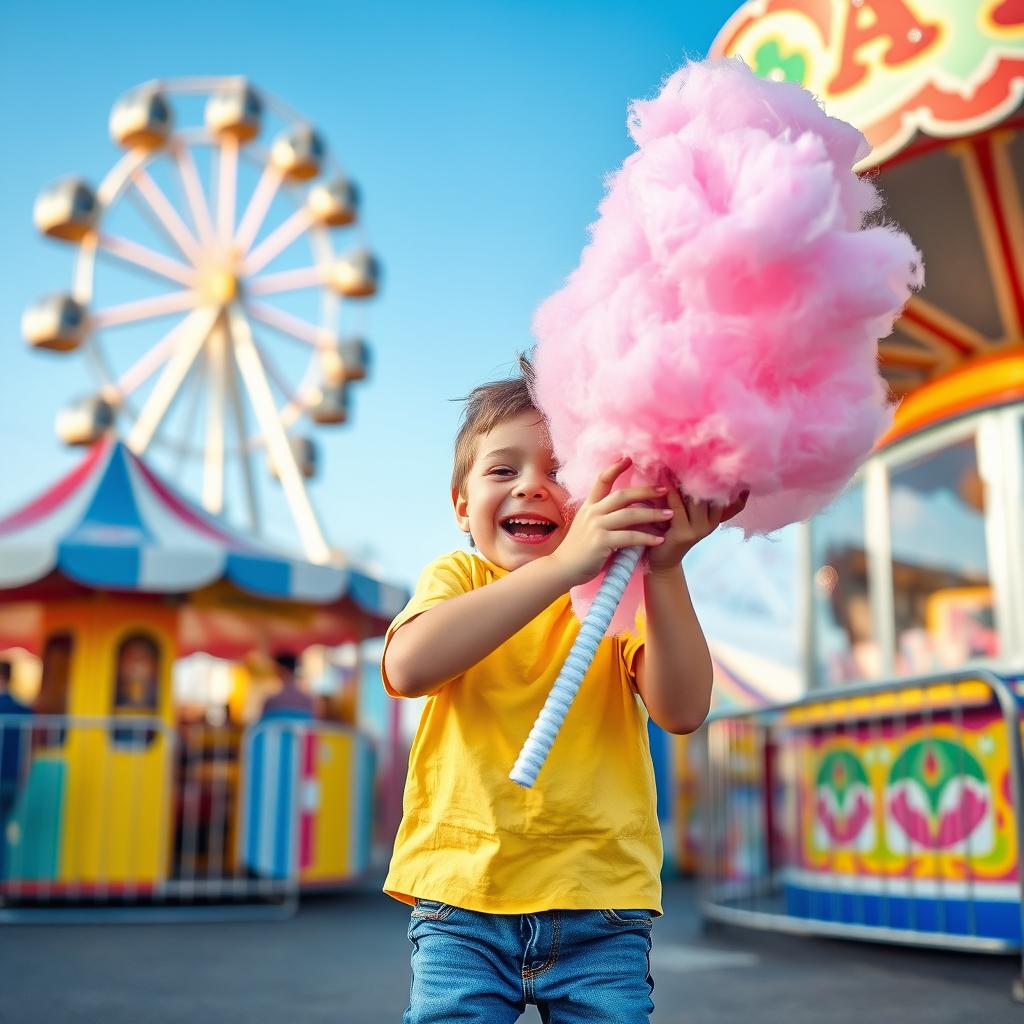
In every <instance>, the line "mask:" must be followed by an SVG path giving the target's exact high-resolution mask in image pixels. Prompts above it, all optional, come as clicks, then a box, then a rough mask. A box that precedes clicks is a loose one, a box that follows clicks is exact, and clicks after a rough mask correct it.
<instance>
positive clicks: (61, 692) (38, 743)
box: [32, 631, 75, 748]
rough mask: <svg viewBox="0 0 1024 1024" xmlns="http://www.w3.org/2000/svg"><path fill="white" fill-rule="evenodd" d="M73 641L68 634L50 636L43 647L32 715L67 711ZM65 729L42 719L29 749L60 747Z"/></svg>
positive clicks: (36, 727)
mask: <svg viewBox="0 0 1024 1024" xmlns="http://www.w3.org/2000/svg"><path fill="white" fill-rule="evenodd" d="M74 646H75V642H74V638H73V637H72V635H71V633H70V632H68V631H61V632H59V633H51V634H50V635H49V636H48V637H47V638H46V643H45V644H44V645H43V659H42V661H43V664H42V676H41V679H40V682H39V695H38V696H37V697H36V700H35V703H34V705H33V708H32V710H33V711H34V712H35V714H36V715H44V716H50V715H55V716H60V715H66V714H67V711H68V679H69V677H70V675H71V658H72V655H73V653H74ZM65 733H66V730H65V729H64V727H63V726H60V725H57V724H55V723H54V722H52V721H50V720H48V718H43V720H42V721H41V722H39V723H38V724H37V725H36V726H35V728H34V730H33V735H34V739H33V746H35V747H37V748H41V747H62V746H64V737H65Z"/></svg>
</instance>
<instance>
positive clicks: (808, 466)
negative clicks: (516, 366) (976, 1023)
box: [534, 58, 923, 632]
mask: <svg viewBox="0 0 1024 1024" xmlns="http://www.w3.org/2000/svg"><path fill="white" fill-rule="evenodd" d="M630 132H631V134H632V136H633V139H634V140H635V141H636V143H637V150H636V152H634V153H633V154H632V155H630V156H629V157H628V158H627V159H626V161H625V162H624V164H623V166H622V168H621V169H620V170H619V171H618V173H617V174H615V175H614V176H613V177H612V178H611V179H610V182H609V187H608V192H607V195H606V196H605V198H604V199H603V201H602V202H601V205H600V216H599V218H598V220H597V221H596V223H595V224H593V225H592V227H591V241H590V244H589V245H588V246H587V247H586V248H585V249H584V251H583V255H582V257H581V260H580V265H579V267H577V269H576V270H575V271H574V272H573V273H572V274H571V276H570V277H569V280H568V281H567V283H566V285H565V286H564V287H563V288H562V289H561V290H560V291H559V292H557V293H555V294H554V295H552V296H551V297H550V298H549V299H547V300H546V301H545V302H544V303H543V304H542V305H541V307H540V309H539V310H538V311H537V315H536V318H535V320H534V333H535V334H536V336H537V339H538V345H537V353H536V357H535V365H536V378H537V383H536V396H537V400H538V402H539V404H540V406H541V408H542V410H543V411H544V413H545V414H546V416H547V418H548V420H549V422H550V427H551V437H552V441H553V444H554V448H555V451H556V453H557V455H558V458H559V460H560V462H561V466H562V468H561V471H560V479H561V481H562V482H563V483H564V485H565V486H566V487H567V488H568V490H569V492H570V494H571V496H572V497H573V499H574V500H577V501H580V500H582V499H583V498H585V497H586V495H587V493H588V492H589V491H590V489H591V487H592V485H593V483H594V479H595V478H596V476H597V474H598V473H599V472H600V470H601V469H603V468H604V467H605V466H607V465H608V464H610V463H611V462H613V461H614V459H615V457H616V456H618V455H620V454H622V455H628V456H630V457H631V458H632V459H633V461H634V464H635V466H636V471H635V475H634V479H638V480H644V479H645V480H650V481H654V480H655V479H665V478H666V477H668V478H671V479H674V480H675V481H676V482H677V483H678V485H679V486H680V488H681V489H682V490H684V491H686V492H687V493H689V494H691V495H693V496H694V497H696V498H699V499H705V500H713V501H716V502H719V503H727V502H729V501H730V500H732V499H734V498H735V497H736V496H737V495H738V494H739V492H740V491H741V490H743V489H749V491H750V499H749V501H748V504H747V507H746V509H745V510H744V511H743V512H742V513H741V514H740V515H739V516H737V517H736V518H735V519H734V520H733V521H732V523H731V524H730V525H735V526H738V527H740V528H741V529H743V531H744V532H745V534H746V535H747V536H750V535H752V534H760V533H769V532H771V531H773V530H777V529H779V528H780V527H782V526H785V525H787V524H788V523H793V522H798V521H801V520H805V519H807V518H809V517H810V516H812V515H813V514H814V513H816V512H818V511H820V510H821V509H822V508H823V507H824V506H826V505H827V504H828V503H829V502H830V501H831V500H832V499H833V498H835V496H836V495H837V494H838V493H839V492H840V491H841V490H842V488H843V487H844V486H845V484H846V483H847V482H848V481H849V479H850V477H851V476H852V475H853V473H854V472H855V470H856V469H857V466H858V465H859V464H860V463H861V462H862V461H863V459H864V458H865V457H866V456H867V455H868V453H869V452H870V451H871V448H872V446H873V445H874V444H875V442H876V440H877V439H878V437H879V436H880V435H881V433H882V432H883V431H884V430H885V428H886V426H887V425H888V423H889V420H890V408H889V401H888V390H887V388H886V385H885V382H884V381H883V380H882V378H881V376H880V375H879V373H878V367H877V346H878V340H879V339H880V338H883V337H885V336H886V335H887V334H888V333H889V332H890V331H891V330H892V325H893V322H894V321H895V319H896V317H897V316H898V315H899V313H900V311H901V310H902V308H903V305H904V304H905V303H906V301H907V299H908V298H909V296H910V293H911V291H912V290H913V289H915V288H918V287H920V285H921V283H922V280H923V277H922V267H921V256H920V254H919V253H918V251H917V250H916V249H915V248H914V246H913V244H912V243H911V241H910V239H909V238H908V237H907V236H906V235H905V234H903V233H902V232H900V231H899V230H897V229H896V228H895V227H893V226H891V225H886V224H883V223H881V222H880V221H879V219H878V218H877V216H876V217H875V218H873V219H872V220H871V223H870V225H869V226H865V220H866V218H867V215H869V214H872V213H876V212H877V210H878V208H879V205H880V201H879V197H878V194H877V192H876V190H875V188H874V186H873V184H872V183H871V182H870V181H868V180H866V179H864V178H860V177H858V176H857V175H855V174H854V173H853V170H852V167H853V165H854V164H855V163H856V162H857V160H859V159H860V158H861V157H863V156H864V155H866V153H867V152H868V146H867V142H866V141H865V139H864V137H863V136H862V135H861V134H860V132H859V131H857V129H855V128H853V127H852V126H851V125H849V124H847V123H846V122H844V121H839V120H837V119H835V118H832V117H829V116H827V115H826V114H825V113H824V112H823V111H822V110H821V108H820V107H819V106H818V104H817V102H816V101H815V99H814V97H813V96H811V94H810V93H808V92H806V91H805V90H804V89H802V88H801V87H800V86H798V85H796V84H794V83H789V82H771V81H765V80H763V79H760V78H758V77H756V76H755V75H754V74H753V72H752V71H750V70H749V68H747V66H746V65H745V64H743V63H742V61H740V60H738V59H732V58H723V59H717V60H709V61H705V62H703V63H697V64H689V65H687V66H685V67H683V68H681V69H680V70H679V71H677V72H676V73H675V74H674V75H672V76H671V78H669V79H668V81H667V82H666V83H665V85H664V87H663V89H662V91H661V93H660V94H659V95H658V96H657V97H656V98H655V99H653V100H650V101H637V102H635V103H633V105H632V108H631V116H630ZM599 582H600V580H598V581H596V582H595V583H593V584H590V585H588V587H587V588H585V590H586V593H582V589H583V588H581V589H580V590H578V591H574V594H573V597H574V603H575V605H576V610H577V613H579V614H581V615H582V614H583V613H584V612H585V608H586V607H589V602H590V599H591V598H592V596H593V593H594V592H595V591H596V587H597V584H598V583H599ZM641 597H642V587H641V586H640V582H639V576H637V577H636V578H635V579H634V582H633V583H632V584H631V586H630V589H629V590H628V591H627V595H626V599H624V601H623V603H622V604H621V605H620V608H619V611H618V613H617V614H616V617H615V620H614V621H613V623H612V627H611V628H612V631H615V632H618V631H621V630H622V629H625V628H628V627H629V626H630V625H632V622H633V618H634V615H635V612H636V609H637V607H638V603H639V600H640V599H641Z"/></svg>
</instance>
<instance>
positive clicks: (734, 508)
mask: <svg viewBox="0 0 1024 1024" xmlns="http://www.w3.org/2000/svg"><path fill="white" fill-rule="evenodd" d="M749 497H750V491H741V492H740V496H739V497H738V498H737V499H736V500H735V501H734V502H732V503H731V504H729V505H727V506H726V507H725V510H724V511H723V512H722V522H723V523H727V522H729V520H730V519H732V517H733V516H738V515H739V514H740V513H741V512H742V511H743V510H744V509H745V508H746V507H747V499H748V498H749Z"/></svg>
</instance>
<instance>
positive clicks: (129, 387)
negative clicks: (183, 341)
mask: <svg viewBox="0 0 1024 1024" xmlns="http://www.w3.org/2000/svg"><path fill="white" fill-rule="evenodd" d="M189 320H190V318H189V317H185V319H184V320H182V321H181V323H179V324H175V325H174V327H172V328H171V330H169V331H168V332H167V333H166V334H165V335H164V336H163V337H162V338H161V339H160V340H159V341H158V342H157V343H156V344H155V345H154V346H153V347H152V348H150V349H148V350H147V351H146V352H145V354H144V355H142V356H141V357H140V358H139V359H138V360H137V361H136V362H135V363H133V364H132V365H131V366H129V367H128V369H127V370H125V371H124V373H122V374H121V376H120V377H119V378H118V379H117V382H116V383H115V384H114V390H115V391H116V392H117V395H118V398H119V399H120V398H124V397H127V396H128V395H131V394H133V393H134V392H135V391H137V390H138V389H139V388H140V387H142V385H143V384H145V383H146V381H147V380H149V378H150V377H152V376H153V374H154V373H156V371H157V370H159V369H160V367H161V366H163V364H164V363H165V362H167V359H168V357H169V356H170V354H171V353H172V352H173V351H174V346H175V345H176V344H177V343H178V338H179V336H180V335H181V333H182V331H184V330H186V329H187V327H188V324H189Z"/></svg>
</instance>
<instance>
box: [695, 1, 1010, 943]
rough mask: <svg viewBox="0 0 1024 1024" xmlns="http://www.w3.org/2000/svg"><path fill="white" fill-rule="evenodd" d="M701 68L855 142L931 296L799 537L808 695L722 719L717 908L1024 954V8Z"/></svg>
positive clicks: (910, 7) (812, 43) (840, 27)
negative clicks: (866, 439) (727, 71)
mask: <svg viewBox="0 0 1024 1024" xmlns="http://www.w3.org/2000/svg"><path fill="white" fill-rule="evenodd" d="M712 53H713V54H715V55H731V56H738V57H741V58H742V59H744V60H745V61H746V62H747V63H748V64H749V65H750V66H751V67H753V68H754V69H755V70H756V71H757V72H758V73H759V74H761V75H764V76H767V77H771V78H774V79H778V80H789V81H795V82H799V83H800V84H802V85H803V86H805V87H806V88H808V89H810V90H811V91H812V92H814V93H815V94H816V95H817V96H818V97H819V98H820V99H821V102H822V103H823V105H824V107H825V109H826V110H827V111H828V112H829V113H832V114H834V115H835V116H837V117H841V118H843V119H845V120H847V121H850V122H852V123H853V124H855V125H857V126H858V127H859V128H860V129H861V130H862V131H863V132H864V134H865V135H866V136H867V138H868V141H869V142H870V143H871V145H872V150H871V153H870V155H869V156H868V157H867V158H866V159H865V160H864V161H863V163H862V164H861V165H860V166H859V168H858V170H859V171H860V172H861V173H863V174H866V175H870V176H872V177H873V178H875V179H876V181H877V184H878V186H879V188H880V190H881V193H882V196H883V199H884V207H883V209H882V211H881V214H880V216H881V217H882V218H883V220H884V219H887V218H891V219H892V220H893V221H895V222H896V223H897V224H899V225H900V227H901V228H903V229H904V230H906V231H907V232H908V233H909V234H910V236H911V237H912V238H913V240H914V241H915V243H916V244H917V246H918V247H919V248H920V250H921V251H922V253H923V255H924V262H925V280H926V284H925V287H924V289H923V291H921V292H920V293H919V294H917V295H916V296H915V297H913V298H912V299H911V301H910V303H909V304H908V306H907V308H906V311H905V312H904V314H903V316H902V318H901V319H900V320H899V321H898V322H897V324H896V326H895V329H894V331H893V332H892V334H891V335H890V336H889V337H888V338H886V339H885V340H884V341H883V342H882V343H881V346H880V350H879V359H880V367H881V372H882V374H883V375H884V377H885V379H886V380H887V381H888V384H889V387H890V391H891V394H892V397H893V400H894V403H895V404H896V411H895V418H894V422H893V425H892V427H891V429H890V430H889V432H888V433H887V434H886V435H885V436H884V437H883V438H882V439H881V441H880V443H879V444H878V446H877V448H876V450H875V452H874V454H873V455H872V457H871V458H870V459H869V460H868V462H867V463H866V465H865V466H864V467H863V470H862V472H861V473H860V475H859V476H858V478H857V480H856V481H855V483H854V485H853V486H852V487H851V488H849V489H848V490H847V491H846V492H845V493H844V494H843V495H842V496H841V497H840V498H839V500H838V501H837V502H836V503H835V504H834V505H833V506H832V508H831V509H829V510H828V511H827V512H826V513H824V514H823V515H821V516H819V517H817V518H816V519H815V520H813V521H812V522H811V523H810V524H808V525H807V526H806V528H805V529H804V531H803V533H802V545H803V559H804V563H803V568H802V573H803V586H804V588H805V589H804V597H805V600H804V609H805V616H804V627H805V628H804V643H803V665H802V676H803V680H804V687H805V690H806V696H805V697H804V698H803V699H801V700H799V701H797V702H794V703H792V704H789V705H781V706H779V707H778V708H776V709H774V710H773V716H774V718H773V721H772V722H771V723H769V722H768V719H767V717H765V716H761V717H757V716H754V717H751V716H747V717H741V716H736V717H734V718H732V719H729V717H728V716H724V717H723V718H722V719H721V720H720V721H718V722H715V721H712V723H711V724H710V727H709V732H708V737H709V746H708V754H709V757H710V762H709V765H710V767H709V768H708V772H709V778H711V779H712V780H713V781H712V788H711V789H710V790H708V793H707V800H708V811H709V813H710V815H711V818H710V820H711V825H710V826H709V828H710V830H711V832H712V833H714V836H713V838H711V839H709V848H708V849H707V850H705V853H706V854H707V856H708V858H709V864H710V865H711V867H710V868H709V870H710V881H711V887H710V891H711V892H712V896H711V897H710V898H709V901H708V903H707V909H708V911H709V913H710V914H711V915H712V916H717V917H719V918H720V919H731V920H734V921H736V922H738V923H746V924H753V925H758V926H762V927H793V925H794V919H800V920H802V924H799V925H798V927H796V928H795V929H794V930H799V929H800V928H804V929H805V930H811V931H819V932H825V933H827V934H835V935H848V936H855V937H860V938H872V937H874V938H876V939H877V938H883V939H889V940H893V941H909V942H915V943H922V944H932V945H942V944H947V945H962V946H963V947H965V948H975V949H1005V948H1009V947H1013V948H1017V947H1019V946H1020V945H1021V940H1022V936H1021V865H1020V856H1021V854H1020V841H1019V837H1020V812H1021V779H1020V766H1019V756H1020V752H1019V725H1018V724H1017V723H1018V718H1019V711H1018V710H1017V702H1018V694H1019V692H1020V691H1019V689H1018V682H1017V680H1018V678H1019V676H1020V674H1021V670H1022V667H1024V205H1022V203H1024V198H1022V185H1021V182H1022V181H1024V132H1022V128H1024V107H1022V105H1021V98H1022V96H1024V9H1022V8H1021V6H1020V5H1019V4H1014V3H1010V2H1008V0H979V2H978V3H969V4H965V3H962V2H960V0H931V2H929V3H927V4H926V3H918V2H914V3H911V2H907V0H885V2H884V3H883V2H882V0H799V2H797V0H757V2H753V3H747V4H745V5H744V6H743V7H742V8H740V9H739V10H738V11H737V12H736V14H735V15H734V16H733V18H732V19H731V20H730V21H729V22H728V23H727V24H726V25H725V27H724V28H723V29H722V31H721V32H720V34H719V35H718V37H717V39H716V41H715V43H714V45H713V48H712ZM871 684H874V688H872V685H871ZM847 693H849V694H850V697H849V699H845V698H844V694H847ZM730 759H731V760H732V761H733V765H732V767H731V769H727V768H726V767H725V764H726V762H727V761H729V760H730ZM716 785H721V786H723V788H722V789H719V790H715V789H714V786H716ZM727 794H731V796H728V795H727ZM723 808H725V809H724V810H723ZM715 844H717V845H715ZM712 846H713V847H714V849H711V847H712ZM716 894H717V895H716Z"/></svg>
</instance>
